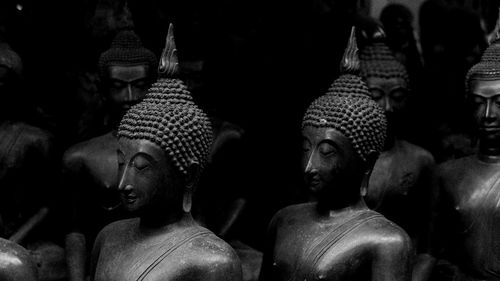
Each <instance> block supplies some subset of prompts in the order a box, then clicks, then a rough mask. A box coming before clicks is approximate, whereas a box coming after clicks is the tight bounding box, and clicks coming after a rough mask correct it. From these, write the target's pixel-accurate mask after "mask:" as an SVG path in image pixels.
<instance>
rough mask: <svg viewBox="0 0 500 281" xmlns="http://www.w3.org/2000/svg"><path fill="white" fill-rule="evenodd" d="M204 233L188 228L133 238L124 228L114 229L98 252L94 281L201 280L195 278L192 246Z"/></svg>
mask: <svg viewBox="0 0 500 281" xmlns="http://www.w3.org/2000/svg"><path fill="white" fill-rule="evenodd" d="M207 233H208V231H197V230H194V231H191V230H188V231H182V232H179V233H178V234H179V235H167V237H165V236H164V235H159V236H155V237H149V238H147V239H140V240H137V239H133V238H131V237H132V236H133V235H130V234H129V233H127V231H119V232H116V233H115V234H114V235H113V236H112V237H109V238H111V239H109V238H108V239H106V241H105V243H104V244H103V245H102V247H101V249H100V251H99V257H98V261H97V267H96V273H95V280H96V281H100V280H102V281H113V280H117V281H118V280H120V281H138V280H144V281H146V280H150V281H156V280H162V281H166V280H202V279H203V278H201V279H200V278H198V277H195V276H197V274H198V273H199V272H198V269H197V266H198V264H200V260H197V259H198V258H199V257H198V256H200V255H199V254H197V252H196V249H195V247H194V246H193V245H194V244H195V242H194V240H195V239H197V238H199V237H204V236H206V235H208V234H207ZM193 249H194V250H193ZM202 262H206V261H202Z"/></svg>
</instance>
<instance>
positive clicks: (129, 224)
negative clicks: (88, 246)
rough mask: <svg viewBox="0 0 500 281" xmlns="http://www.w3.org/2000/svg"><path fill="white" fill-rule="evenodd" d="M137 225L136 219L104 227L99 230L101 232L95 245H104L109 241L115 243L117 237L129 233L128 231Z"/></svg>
mask: <svg viewBox="0 0 500 281" xmlns="http://www.w3.org/2000/svg"><path fill="white" fill-rule="evenodd" d="M138 224H139V219H138V218H131V219H124V220H118V221H114V222H112V223H110V224H108V225H106V226H105V227H103V228H102V229H101V231H99V234H97V238H96V241H95V244H96V245H102V243H105V241H106V240H109V239H112V240H113V241H116V240H117V238H118V237H120V236H121V235H124V234H126V233H128V232H130V230H132V229H134V227H137V225H138Z"/></svg>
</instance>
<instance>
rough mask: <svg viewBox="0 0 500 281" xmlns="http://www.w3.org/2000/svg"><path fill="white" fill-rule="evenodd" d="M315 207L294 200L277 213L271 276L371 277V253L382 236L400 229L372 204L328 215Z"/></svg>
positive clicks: (332, 278)
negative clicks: (319, 213)
mask: <svg viewBox="0 0 500 281" xmlns="http://www.w3.org/2000/svg"><path fill="white" fill-rule="evenodd" d="M314 209H315V204H301V205H294V206H290V207H288V208H285V209H283V210H282V211H280V212H279V213H278V214H277V215H276V216H275V218H274V219H273V224H274V227H276V235H275V244H274V249H273V268H272V271H273V273H272V276H273V279H272V280H372V277H371V274H370V271H371V267H372V260H371V259H372V258H371V256H372V255H371V253H372V252H373V251H376V248H377V245H378V244H379V242H380V240H379V239H380V238H381V237H384V236H385V237H386V238H387V237H390V236H386V235H387V234H388V233H391V232H392V235H394V234H395V233H396V234H399V233H400V232H402V231H401V230H400V229H399V228H398V227H397V226H396V225H394V224H393V223H391V222H389V221H387V220H386V219H385V218H384V217H383V216H382V215H380V214H378V213H376V212H374V211H371V210H368V209H365V210H363V211H356V212H353V213H352V214H349V215H347V216H342V217H336V218H331V219H327V220H325V219H318V218H317V216H316V215H314V213H315V210H314Z"/></svg>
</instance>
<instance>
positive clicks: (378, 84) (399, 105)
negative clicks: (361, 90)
mask: <svg viewBox="0 0 500 281" xmlns="http://www.w3.org/2000/svg"><path fill="white" fill-rule="evenodd" d="M366 84H367V85H368V89H369V90H370V93H371V96H372V98H373V99H374V100H375V101H376V102H377V103H378V105H380V107H382V109H384V111H385V112H386V114H387V113H388V114H389V115H391V114H393V113H398V112H401V110H402V109H403V108H404V107H405V106H406V100H407V97H408V90H407V89H408V85H406V82H405V81H404V80H403V79H401V78H390V79H386V78H378V77H369V78H367V79H366Z"/></svg>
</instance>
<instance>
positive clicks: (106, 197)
mask: <svg viewBox="0 0 500 281" xmlns="http://www.w3.org/2000/svg"><path fill="white" fill-rule="evenodd" d="M86 165H87V167H86V170H87V177H88V182H89V183H90V189H91V190H89V192H90V193H92V194H93V196H95V197H94V198H96V199H97V200H96V201H97V202H98V204H99V207H101V208H103V209H104V210H113V209H115V208H116V207H117V206H118V205H119V204H120V199H119V194H118V181H119V175H118V159H117V156H116V150H115V151H113V152H111V151H110V150H104V151H100V152H99V153H97V154H96V155H94V157H92V158H91V159H90V160H89V161H87V162H86Z"/></svg>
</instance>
